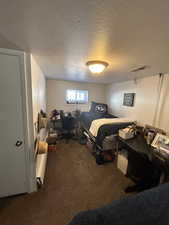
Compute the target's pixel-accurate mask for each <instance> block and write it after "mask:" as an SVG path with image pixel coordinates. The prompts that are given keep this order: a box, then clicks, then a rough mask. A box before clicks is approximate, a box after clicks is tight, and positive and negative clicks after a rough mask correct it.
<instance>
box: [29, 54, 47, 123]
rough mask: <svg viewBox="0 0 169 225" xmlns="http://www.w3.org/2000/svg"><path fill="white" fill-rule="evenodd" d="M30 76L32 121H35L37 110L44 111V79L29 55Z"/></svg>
mask: <svg viewBox="0 0 169 225" xmlns="http://www.w3.org/2000/svg"><path fill="white" fill-rule="evenodd" d="M31 76H32V101H33V122H34V123H36V122H37V118H38V112H40V110H41V109H42V110H43V111H44V112H46V79H45V76H44V74H43V72H42V70H41V69H40V67H39V66H38V64H37V63H36V61H35V59H34V57H33V56H32V55H31Z"/></svg>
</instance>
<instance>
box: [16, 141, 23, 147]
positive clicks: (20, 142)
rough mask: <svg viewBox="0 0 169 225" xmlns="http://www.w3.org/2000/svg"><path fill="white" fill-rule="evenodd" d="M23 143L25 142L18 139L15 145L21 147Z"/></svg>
mask: <svg viewBox="0 0 169 225" xmlns="http://www.w3.org/2000/svg"><path fill="white" fill-rule="evenodd" d="M22 143H23V142H22V141H17V142H16V144H15V145H16V147H20V146H21V145H22Z"/></svg>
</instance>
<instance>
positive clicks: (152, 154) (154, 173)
mask: <svg viewBox="0 0 169 225" xmlns="http://www.w3.org/2000/svg"><path fill="white" fill-rule="evenodd" d="M118 140H119V144H118V151H121V150H125V151H127V155H128V168H127V176H128V177H130V178H131V179H132V180H134V181H135V183H136V185H134V186H132V187H127V188H126V189H125V191H126V192H130V191H142V190H145V189H149V188H152V187H154V186H157V185H158V184H159V183H164V182H166V181H167V177H168V174H169V158H168V157H164V156H163V155H162V154H160V153H158V152H157V151H155V150H154V149H153V148H152V147H151V146H150V145H147V143H146V140H145V139H144V137H143V136H142V135H138V136H136V137H135V138H132V139H129V140H124V139H122V138H120V137H119V138H118Z"/></svg>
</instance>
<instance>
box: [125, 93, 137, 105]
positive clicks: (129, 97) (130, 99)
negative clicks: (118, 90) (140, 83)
mask: <svg viewBox="0 0 169 225" xmlns="http://www.w3.org/2000/svg"><path fill="white" fill-rule="evenodd" d="M134 98H135V93H124V98H123V105H124V106H130V107H132V106H134Z"/></svg>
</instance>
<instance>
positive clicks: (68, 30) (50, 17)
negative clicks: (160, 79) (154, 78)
mask: <svg viewBox="0 0 169 225" xmlns="http://www.w3.org/2000/svg"><path fill="white" fill-rule="evenodd" d="M6 46H7V47H8V46H9V47H10V46H11V47H14V48H19V49H23V50H28V51H30V52H32V54H34V56H35V58H36V60H37V62H38V64H39V65H40V67H41V68H42V70H43V72H44V74H45V75H46V77H47V78H54V79H64V80H78V81H87V82H100V83H110V82H114V81H121V80H128V79H133V78H134V77H135V76H136V77H140V76H146V75H153V74H157V73H159V72H165V73H166V72H169V1H168V0H162V1H159V0H48V1H47V0H15V1H11V0H0V47H6ZM97 59H98V60H105V61H107V62H108V63H109V64H110V65H109V67H108V68H107V69H106V71H105V72H104V73H102V74H100V75H97V76H96V75H92V74H91V73H90V72H89V71H88V69H87V68H86V66H85V63H86V61H88V60H97ZM142 65H149V66H151V67H150V68H149V69H147V70H145V71H142V72H137V73H134V74H133V73H130V72H129V71H130V70H131V69H132V68H135V67H137V66H142Z"/></svg>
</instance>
